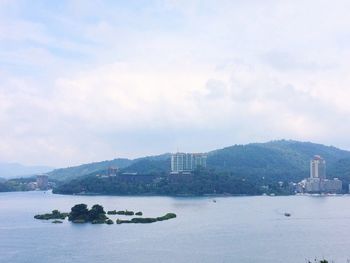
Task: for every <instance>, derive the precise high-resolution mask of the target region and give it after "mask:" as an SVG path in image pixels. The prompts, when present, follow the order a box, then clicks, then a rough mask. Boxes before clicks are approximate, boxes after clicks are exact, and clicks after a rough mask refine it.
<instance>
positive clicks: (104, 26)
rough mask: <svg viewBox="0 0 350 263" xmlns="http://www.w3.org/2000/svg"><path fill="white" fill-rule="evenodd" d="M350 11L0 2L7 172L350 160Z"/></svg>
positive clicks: (294, 5) (279, 4)
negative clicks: (255, 157)
mask: <svg viewBox="0 0 350 263" xmlns="http://www.w3.org/2000/svg"><path fill="white" fill-rule="evenodd" d="M349 10H350V1H347V0H333V1H325V0H308V1H301V0H285V1H278V0H275V1H274V0H266V1H260V0H230V1H226V0H220V1H213V0H212V1H206V0H203V1H196V0H193V1H190V0H178V1H176V0H166V1H160V0H154V1H152V0H147V1H146V0H145V1H143V0H138V1H133V0H130V1H117V0H116V1H99V0H94V1H85V0H84V1H83V0H81V1H79V0H77V1H74V0H72V1H39V0H37V1H17V0H0V137H1V140H0V161H2V162H20V163H23V164H29V165H34V164H35V165H39V164H40V165H49V166H53V167H63V166H72V165H77V164H81V163H87V162H92V161H100V160H106V159H113V158H117V157H128V158H135V157H140V156H144V155H155V154H161V153H165V152H175V151H185V152H206V151H210V150H214V149H217V148H222V147H225V146H229V145H233V144H245V143H250V142H265V141H269V140H277V139H283V138H285V139H294V140H302V141H312V142H318V143H323V144H327V145H335V146H337V147H340V148H343V149H350V140H349V139H348V138H349V134H350V121H349V114H350V106H349V102H350V74H349V73H350V16H349V12H348V11H349Z"/></svg>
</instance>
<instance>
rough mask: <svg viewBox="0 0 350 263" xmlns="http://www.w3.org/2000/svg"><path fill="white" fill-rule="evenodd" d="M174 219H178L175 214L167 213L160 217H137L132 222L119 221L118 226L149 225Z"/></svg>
mask: <svg viewBox="0 0 350 263" xmlns="http://www.w3.org/2000/svg"><path fill="white" fill-rule="evenodd" d="M172 218H176V214H174V213H167V214H166V215H164V216H160V217H155V218H152V217H135V218H132V219H131V220H121V219H117V224H123V223H134V224H138V223H141V224H147V223H154V222H157V221H164V220H169V219H172Z"/></svg>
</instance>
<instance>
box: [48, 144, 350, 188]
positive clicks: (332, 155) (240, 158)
mask: <svg viewBox="0 0 350 263" xmlns="http://www.w3.org/2000/svg"><path fill="white" fill-rule="evenodd" d="M207 154H208V158H207V168H208V169H209V170H212V171H215V172H217V173H230V174H232V175H233V176H236V177H239V178H247V179H251V180H253V181H256V180H265V181H295V182H296V181H299V180H301V179H303V178H305V177H308V176H309V165H310V159H311V158H312V157H313V156H314V155H321V156H322V157H323V158H325V160H326V162H327V176H328V177H330V178H332V177H339V178H341V179H345V180H346V181H350V152H349V151H344V150H341V149H338V148H336V147H333V146H325V145H322V144H316V143H311V142H300V141H293V140H279V141H271V142H266V143H251V144H246V145H234V146H230V147H226V148H223V149H218V150H214V151H211V152H208V153H207ZM110 166H115V167H118V168H120V169H121V171H122V172H137V173H145V174H164V173H168V172H170V154H169V153H167V154H163V155H158V156H148V157H143V158H138V159H134V160H129V159H115V160H112V161H103V162H97V163H91V164H84V165H81V166H76V167H70V168H64V169H57V170H54V171H52V172H51V173H50V175H51V178H53V179H57V180H61V181H65V180H71V179H74V178H77V177H80V176H84V175H88V174H91V173H94V172H98V171H103V170H106V169H107V168H108V167H110Z"/></svg>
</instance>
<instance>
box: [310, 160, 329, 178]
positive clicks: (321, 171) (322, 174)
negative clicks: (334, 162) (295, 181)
mask: <svg viewBox="0 0 350 263" xmlns="http://www.w3.org/2000/svg"><path fill="white" fill-rule="evenodd" d="M310 178H320V179H326V161H325V159H323V158H322V157H321V156H319V155H315V156H314V158H313V159H312V160H311V161H310Z"/></svg>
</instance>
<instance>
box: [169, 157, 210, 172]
mask: <svg viewBox="0 0 350 263" xmlns="http://www.w3.org/2000/svg"><path fill="white" fill-rule="evenodd" d="M206 166H207V156H206V155H205V154H203V153H179V152H178V153H174V154H172V155H171V172H172V173H191V172H193V171H194V170H195V169H197V168H199V167H203V168H205V167H206Z"/></svg>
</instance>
